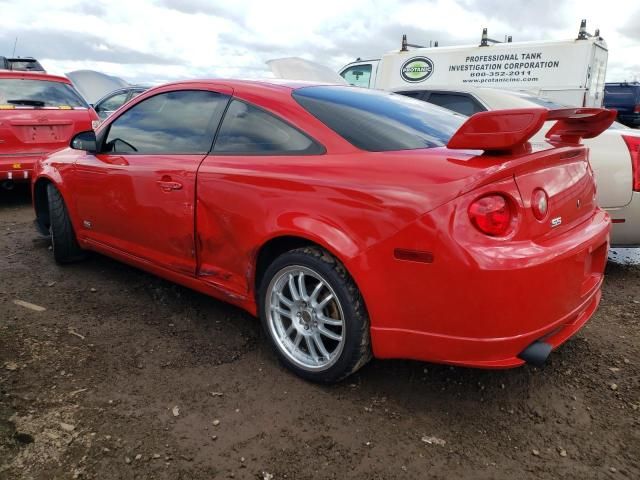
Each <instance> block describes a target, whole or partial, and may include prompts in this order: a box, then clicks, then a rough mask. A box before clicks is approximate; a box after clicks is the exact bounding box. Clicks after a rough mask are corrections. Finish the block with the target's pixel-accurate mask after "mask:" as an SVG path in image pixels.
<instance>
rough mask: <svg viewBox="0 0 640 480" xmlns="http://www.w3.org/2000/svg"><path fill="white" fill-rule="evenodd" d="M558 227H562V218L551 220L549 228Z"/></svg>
mask: <svg viewBox="0 0 640 480" xmlns="http://www.w3.org/2000/svg"><path fill="white" fill-rule="evenodd" d="M560 225H562V217H556V218H552V219H551V228H555V227H559V226H560Z"/></svg>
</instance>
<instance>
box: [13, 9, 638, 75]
mask: <svg viewBox="0 0 640 480" xmlns="http://www.w3.org/2000/svg"><path fill="white" fill-rule="evenodd" d="M620 12H625V15H624V19H623V20H622V21H621V15H620ZM634 16H635V18H640V2H638V1H637V0H620V1H618V2H616V6H615V8H610V7H609V6H607V4H606V3H604V2H602V1H601V0H597V1H596V0H588V1H587V0H583V1H580V0H542V1H536V2H533V1H529V0H511V1H509V2H503V1H498V0H431V1H428V0H426V1H425V0H422V1H415V0H405V1H402V0H397V1H392V0H368V1H367V0H349V1H345V0H323V1H322V2H313V3H312V2H301V1H300V0H296V1H294V0H270V1H268V2H265V1H262V0H233V1H229V0H156V1H152V0H136V1H132V0H110V1H106V0H92V1H79V0H75V1H74V0H59V1H56V2H50V1H46V0H8V1H6V0H5V1H3V2H2V15H0V54H10V53H11V50H12V48H13V42H14V39H15V36H16V35H17V36H18V37H19V38H18V48H17V53H18V54H20V55H25V56H27V55H32V56H35V57H36V58H39V59H40V60H41V61H42V63H43V64H44V65H45V67H47V68H48V69H49V70H50V71H52V72H54V73H63V72H65V71H69V70H70V69H75V68H79V67H82V68H92V69H97V70H101V71H104V72H105V73H109V74H113V75H119V76H122V77H123V78H125V79H128V80H131V81H137V82H140V81H150V82H158V81H165V80H171V79H177V78H184V77H214V76H242V77H256V76H264V75H265V74H266V73H267V71H266V66H265V65H264V62H265V60H267V59H270V58H275V57H281V56H301V57H303V58H308V59H311V60H316V61H320V62H322V63H325V64H327V65H329V66H330V67H332V68H335V69H338V68H339V67H340V66H341V65H343V64H344V63H347V62H348V61H351V60H353V59H354V58H355V57H356V56H362V57H365V56H366V57H371V56H379V55H381V54H382V53H384V52H385V51H389V50H392V49H394V48H397V47H398V45H399V42H400V35H401V34H402V33H403V32H406V33H409V35H410V41H412V42H415V43H423V44H424V43H428V42H429V40H439V41H440V44H441V45H445V44H448V45H452V44H463V43H475V42H477V41H478V39H479V37H480V33H481V30H482V27H488V28H489V33H490V36H492V37H494V38H498V39H500V38H503V37H504V35H506V34H510V35H513V36H514V40H515V41H518V40H542V39H548V40H556V39H563V38H574V37H575V35H576V34H577V29H578V26H579V23H580V19H582V18H587V19H588V20H589V30H590V31H593V30H594V29H595V28H596V27H599V28H600V29H601V34H602V36H603V37H605V39H606V40H607V42H608V45H609V71H608V76H607V77H608V80H623V79H632V77H633V76H634V75H638V76H640V60H637V59H639V58H640V33H638V32H640V29H638V27H637V22H633V24H632V23H630V22H631V20H632V19H633V18H634ZM625 19H627V20H629V21H628V22H625Z"/></svg>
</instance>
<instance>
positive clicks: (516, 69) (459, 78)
mask: <svg viewBox="0 0 640 480" xmlns="http://www.w3.org/2000/svg"><path fill="white" fill-rule="evenodd" d="M436 45H437V43H436ZM607 57H608V51H607V44H606V43H605V41H604V40H603V39H602V38H601V37H600V32H599V30H596V32H595V34H594V35H591V34H589V33H587V30H586V21H585V20H582V23H581V25H580V30H579V33H578V37H577V38H576V39H574V40H561V41H541V42H512V41H511V37H508V39H507V41H506V42H498V41H496V40H491V39H489V38H488V36H487V29H486V28H485V29H484V31H483V33H482V39H481V41H480V44H479V45H477V46H476V45H472V46H458V47H438V46H435V47H420V46H418V45H411V44H408V43H407V39H406V35H405V36H403V39H402V47H401V48H400V50H397V51H393V52H390V53H387V54H386V55H383V57H382V58H381V59H374V60H360V59H358V60H357V61H355V62H352V63H349V64H347V65H345V66H344V67H343V68H342V69H341V70H340V72H339V73H340V75H341V76H342V77H343V78H344V79H345V80H346V81H347V82H348V83H350V84H352V85H357V86H360V87H366V88H377V89H381V90H397V89H398V88H402V87H403V86H408V85H424V86H425V87H426V86H428V87H429V88H430V89H433V88H436V87H439V86H440V87H452V86H464V87H470V86H482V87H493V88H505V89H509V90H520V91H526V92H528V93H530V94H533V95H535V96H539V97H545V98H548V99H550V100H554V101H556V102H558V103H562V104H564V105H569V106H577V107H583V106H584V107H601V106H602V100H603V96H604V83H605V74H606V71H607Z"/></svg>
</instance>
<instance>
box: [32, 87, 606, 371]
mask: <svg viewBox="0 0 640 480" xmlns="http://www.w3.org/2000/svg"><path fill="white" fill-rule="evenodd" d="M614 115H615V114H614V113H612V112H609V111H607V110H602V109H568V110H558V111H548V110H546V109H543V108H530V109H520V110H505V111H493V112H483V113H480V114H477V115H475V116H473V117H471V118H469V119H467V118H466V117H461V116H459V115H457V114H454V113H451V112H449V111H447V110H444V109H441V108H439V107H435V106H433V105H429V104H427V103H424V102H420V101H417V100H413V99H410V98H407V97H403V96H400V95H395V94H391V93H387V92H381V91H375V90H365V89H359V88H355V87H342V86H326V85H325V86H323V85H310V84H305V83H302V82H298V83H296V82H290V83H279V82H276V81H231V80H229V81H223V80H216V81H213V80H211V81H192V82H181V83H174V84H169V85H165V86H161V87H156V88H153V89H151V90H149V91H147V92H145V93H144V94H142V95H140V96H139V97H137V98H135V99H134V100H132V101H131V102H129V103H128V104H126V105H125V106H123V107H122V108H120V109H119V110H118V111H116V112H115V113H114V114H113V115H112V116H111V117H109V118H108V119H107V120H106V121H105V123H104V124H102V125H101V126H100V127H99V129H98V130H97V132H95V133H94V132H93V131H89V132H84V133H81V134H79V135H77V136H76V137H75V138H74V139H73V140H72V142H71V148H68V149H65V150H62V151H59V152H57V153H55V154H53V155H50V156H49V157H47V158H45V159H44V160H42V161H41V162H39V163H38V164H37V166H36V179H35V182H34V184H33V188H34V195H33V197H34V205H35V211H36V217H37V222H36V224H37V225H38V226H39V228H40V230H41V231H42V232H43V233H47V234H48V233H50V234H51V240H52V244H53V254H54V257H55V259H56V260H57V261H58V262H59V263H66V262H70V261H75V260H79V259H81V258H83V256H84V255H85V251H86V250H93V251H96V252H100V253H103V254H105V255H108V256H111V257H113V258H116V259H119V260H121V261H123V262H126V263H129V264H132V265H135V266H137V267H139V268H142V269H145V270H148V271H150V272H153V273H155V274H157V275H159V276H162V277H164V278H167V279H170V280H172V281H175V282H177V283H181V284H183V285H186V286H188V287H191V288H193V289H195V290H198V291H200V292H203V293H205V294H208V295H211V296H213V297H216V298H219V299H222V300H225V301H227V302H230V303H232V304H234V305H237V306H239V307H241V308H243V309H245V310H247V311H249V312H251V313H252V314H255V315H259V316H260V317H261V319H262V323H263V326H264V329H265V331H266V333H267V337H268V338H269V340H270V341H271V343H272V344H273V346H274V347H275V351H276V352H277V355H278V356H279V358H280V359H281V360H282V361H283V362H284V364H285V365H286V366H287V367H289V368H290V369H291V370H293V371H295V372H296V373H297V374H299V375H301V376H303V377H304V378H307V379H310V380H314V381H321V382H332V381H336V380H339V379H341V378H343V377H345V376H347V375H349V374H350V373H352V372H354V371H355V370H357V369H358V368H359V367H361V366H362V365H364V364H365V363H366V362H367V361H368V360H369V359H370V358H371V356H372V355H373V356H375V357H378V358H411V359H417V360H424V361H432V362H442V363H448V364H453V365H465V366H474V367H484V368H508V367H515V366H519V365H522V364H523V363H525V361H526V362H531V363H534V364H541V363H542V362H543V361H544V360H545V359H546V357H547V356H548V354H549V353H550V351H551V350H552V349H553V348H556V347H557V346H558V345H560V344H561V343H563V342H564V341H565V340H567V339H568V338H569V337H570V336H571V335H573V334H574V333H575V332H576V331H578V330H579V329H580V327H582V326H583V325H584V324H585V322H586V321H587V320H588V319H589V318H590V317H591V316H592V314H593V313H594V311H595V310H596V308H597V306H598V303H599V300H600V287H601V283H602V279H603V270H604V266H605V262H606V258H607V249H608V236H609V229H610V221H609V217H608V216H607V214H606V213H604V212H603V211H602V210H600V209H599V208H598V207H597V205H596V203H595V183H594V179H593V173H592V171H591V168H590V166H589V163H588V151H587V149H585V148H584V147H582V146H580V145H579V140H580V138H582V137H584V138H587V137H592V136H596V135H598V134H599V133H600V132H601V131H603V130H604V129H606V128H607V127H608V126H609V125H610V123H611V122H612V121H613V119H614ZM548 119H554V120H557V123H556V125H555V127H554V128H552V129H551V130H550V132H549V134H548V138H549V144H546V145H544V146H538V147H537V149H534V147H532V145H531V144H529V143H528V139H529V138H530V137H531V136H532V135H534V134H535V132H537V131H538V130H539V129H540V128H541V126H542V125H543V123H544V121H545V120H548Z"/></svg>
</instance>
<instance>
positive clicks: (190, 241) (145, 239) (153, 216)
mask: <svg viewBox="0 0 640 480" xmlns="http://www.w3.org/2000/svg"><path fill="white" fill-rule="evenodd" d="M230 93H231V92H224V93H223V92H213V91H208V90H198V89H184V90H169V91H161V92H160V93H156V94H154V95H152V96H149V97H146V98H144V99H142V100H140V101H136V103H135V104H134V105H132V106H131V107H130V108H128V109H127V110H125V111H124V112H122V113H121V114H119V115H118V117H117V118H115V119H113V120H112V121H110V122H109V123H108V124H107V125H105V127H104V128H103V129H102V130H101V131H100V132H99V134H98V147H99V152H98V153H96V154H95V155H93V154H90V153H87V155H85V156H84V157H82V158H80V159H79V160H78V161H77V163H76V166H75V175H74V177H75V185H74V192H75V195H74V197H75V199H76V209H77V211H78V213H79V216H80V221H81V225H80V226H79V227H80V231H79V232H78V233H79V235H80V236H82V237H84V238H86V239H88V240H89V241H93V242H96V243H99V244H101V245H103V246H105V247H107V248H110V249H115V250H118V251H121V252H124V253H127V254H129V255H133V256H135V257H138V258H142V259H145V260H149V261H151V262H153V263H155V264H159V265H161V266H164V267H166V268H169V269H171V270H174V271H178V272H180V273H184V274H189V275H194V274H195V246H194V238H193V234H194V201H195V178H196V172H197V169H198V166H199V165H200V162H201V161H202V159H203V158H204V157H205V155H206V154H207V152H208V151H209V150H210V149H211V145H212V143H213V138H214V134H215V131H216V129H217V127H218V124H219V122H220V119H221V118H222V113H223V112H224V109H225V107H226V105H227V103H228V100H229V95H230Z"/></svg>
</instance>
